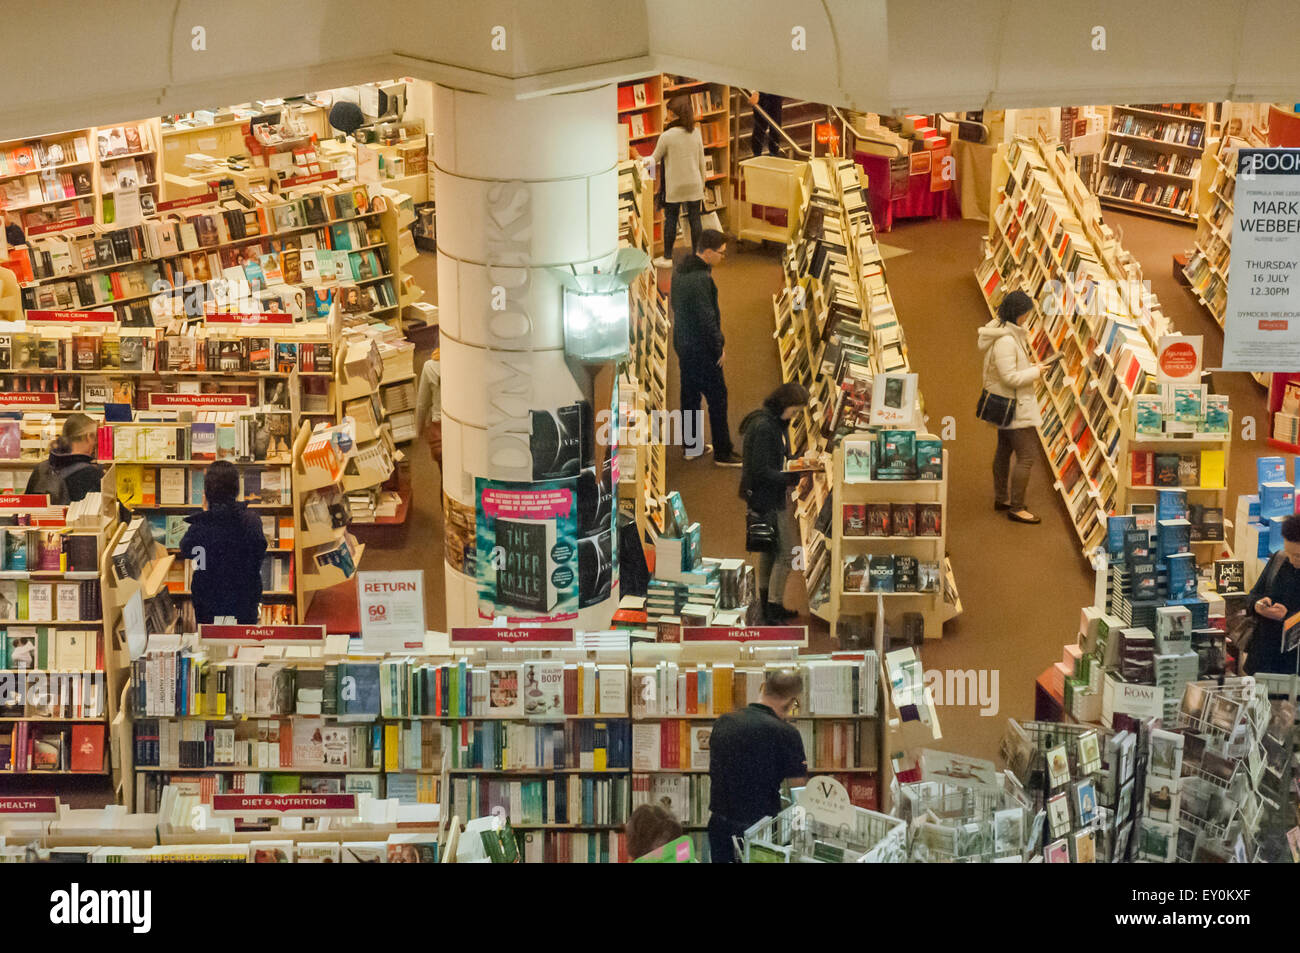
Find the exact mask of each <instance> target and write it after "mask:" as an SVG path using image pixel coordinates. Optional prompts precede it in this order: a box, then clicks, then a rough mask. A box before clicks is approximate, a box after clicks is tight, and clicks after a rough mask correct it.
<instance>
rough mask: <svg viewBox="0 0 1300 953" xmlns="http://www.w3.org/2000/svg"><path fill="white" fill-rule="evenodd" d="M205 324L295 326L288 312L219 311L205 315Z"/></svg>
mask: <svg viewBox="0 0 1300 953" xmlns="http://www.w3.org/2000/svg"><path fill="white" fill-rule="evenodd" d="M203 323H204V324H293V315H292V314H290V313H289V312H288V311H230V312H224V311H218V312H214V313H213V314H208V315H204V317H203Z"/></svg>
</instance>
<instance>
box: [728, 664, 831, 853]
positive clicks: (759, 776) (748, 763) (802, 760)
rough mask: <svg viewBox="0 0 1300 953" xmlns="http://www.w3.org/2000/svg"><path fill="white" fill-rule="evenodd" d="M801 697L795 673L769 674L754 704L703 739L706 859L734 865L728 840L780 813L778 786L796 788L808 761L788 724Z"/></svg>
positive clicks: (799, 680) (800, 679) (796, 732)
mask: <svg viewBox="0 0 1300 953" xmlns="http://www.w3.org/2000/svg"><path fill="white" fill-rule="evenodd" d="M802 693H803V677H802V676H801V675H799V673H798V672H788V671H771V672H768V674H767V677H766V678H765V679H764V681H763V687H762V688H761V689H760V690H759V696H758V701H757V702H755V703H753V704H750V705H746V706H745V707H744V708H741V709H739V710H737V711H732V712H728V713H727V714H725V715H723V716H722V717H721V718H719V719H718V720H717V721H716V722H714V723H713V733H712V734H711V735H710V736H709V790H710V793H709V811H710V815H709V854H710V856H711V858H712V861H713V863H715V864H730V863H734V862H735V851H734V849H733V847H732V838H733V837H740V836H741V835H742V834H743V833H744V832H745V830H746V829H747V828H749V827H750V826H751V825H752V824H754V823H755V822H756V821H761V820H762V819H763V818H765V817H772V816H774V815H776V814H777V813H778V812H779V811H780V810H781V782H782V781H785V780H787V779H789V780H791V783H796V784H797V783H800V782H801V781H802V779H803V778H804V776H805V775H807V773H808V760H807V757H806V756H805V754H804V750H803V739H802V738H801V737H800V736H799V730H798V729H797V728H795V726H794V725H792V724H790V723H789V722H788V721H787V720H786V719H788V718H789V717H790V716H791V714H793V712H794V709H795V707H796V706H797V704H798V699H799V696H800V694H802Z"/></svg>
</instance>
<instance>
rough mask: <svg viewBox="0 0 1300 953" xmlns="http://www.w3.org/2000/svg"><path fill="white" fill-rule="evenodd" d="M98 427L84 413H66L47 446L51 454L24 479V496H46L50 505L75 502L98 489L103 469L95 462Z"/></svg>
mask: <svg viewBox="0 0 1300 953" xmlns="http://www.w3.org/2000/svg"><path fill="white" fill-rule="evenodd" d="M98 432H99V425H98V424H97V423H96V422H95V420H94V419H93V418H91V417H87V416H86V415H85V414H69V415H68V417H67V419H66V420H64V421H63V430H62V432H61V433H60V434H59V436H58V437H56V438H55V440H54V442H53V443H52V444H51V445H50V455H49V457H48V458H46V459H45V460H42V461H41V463H40V464H39V465H38V466H37V467H36V469H35V470H33V471H32V475H31V476H29V477H28V478H27V488H26V489H25V490H24V491H23V492H24V493H33V494H40V493H45V494H48V495H49V497H50V502H51V503H63V504H66V503H76V502H77V501H78V500H82V499H85V497H86V494H87V493H94V492H96V491H97V490H99V483H100V480H102V479H103V477H104V470H103V468H102V467H100V466H99V464H97V463H96V462H95V456H94V454H95V450H96V449H97V436H98Z"/></svg>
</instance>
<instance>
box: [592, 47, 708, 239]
mask: <svg viewBox="0 0 1300 953" xmlns="http://www.w3.org/2000/svg"><path fill="white" fill-rule="evenodd" d="M676 96H689V97H690V98H691V104H692V105H693V106H694V107H695V121H696V127H697V128H698V129H699V131H700V137H701V139H702V140H703V142H704V165H705V170H706V180H705V183H704V209H705V211H706V212H717V213H718V215H719V217H720V218H721V219H722V222H723V224H724V225H726V224H727V219H726V212H727V208H728V206H729V205H730V202H731V194H732V188H733V186H732V181H731V177H732V171H731V165H732V163H731V87H729V86H727V85H725V84H723V83H706V82H702V81H700V80H693V79H689V78H687V77H684V76H673V75H669V74H666V73H665V74H660V75H656V76H648V77H645V78H643V79H634V80H628V81H626V82H622V83H619V84H618V121H619V124H620V125H621V126H622V127H623V129H624V135H625V136H626V137H627V143H628V154H629V155H633V154H635V155H639V156H648V155H650V154H651V153H653V152H654V150H655V145H656V144H657V143H658V141H659V136H660V134H661V133H662V132H663V131H664V129H665V128H667V126H668V124H669V123H670V122H672V118H671V114H670V113H669V112H668V103H669V102H670V101H671V100H672V99H673V98H674V97H676ZM653 215H654V218H653V228H652V229H651V230H650V235H651V238H650V244H651V245H652V246H653V249H654V250H655V251H658V250H659V249H660V248H661V247H662V244H663V211H662V210H658V209H656V210H654V212H653ZM647 221H651V220H650V219H647ZM678 234H679V235H680V234H682V232H680V231H679V232H678ZM686 234H688V235H689V234H690V232H689V230H687V231H686Z"/></svg>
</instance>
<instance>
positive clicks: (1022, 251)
mask: <svg viewBox="0 0 1300 953" xmlns="http://www.w3.org/2000/svg"><path fill="white" fill-rule="evenodd" d="M1004 174H1005V179H1004V178H1003V176H1004ZM993 180H994V182H1003V183H1004V184H1003V185H1000V186H998V188H997V189H996V197H997V204H996V206H995V207H994V209H993V213H992V215H991V216H990V220H989V236H988V239H987V248H986V254H985V258H984V260H983V261H982V262H981V263H980V265H979V266H978V267H977V268H976V269H975V277H976V280H977V281H978V282H979V284H980V288H981V290H982V291H983V293H984V298H985V301H986V303H987V304H988V306H989V312H990V313H991V314H993V315H994V316H996V314H997V305H998V303H999V302H1001V300H1002V298H1003V296H1004V295H1005V294H1006V293H1007V292H1008V291H1010V290H1013V289H1019V290H1022V291H1024V292H1026V293H1027V294H1028V295H1029V296H1030V297H1031V298H1033V299H1034V301H1035V309H1034V311H1033V312H1032V314H1031V315H1030V316H1029V318H1028V319H1027V323H1026V328H1027V330H1028V332H1029V339H1030V344H1031V347H1032V348H1033V350H1034V352H1035V354H1036V355H1037V356H1038V357H1040V358H1042V359H1044V360H1045V359H1047V358H1050V357H1052V356H1055V355H1058V354H1059V355H1060V356H1061V360H1060V361H1058V362H1057V363H1056V365H1055V367H1053V368H1052V370H1051V371H1049V372H1048V374H1047V376H1046V377H1045V378H1042V379H1040V380H1039V381H1038V383H1037V385H1036V388H1037V392H1038V400H1039V410H1040V413H1041V415H1042V426H1041V427H1040V428H1039V430H1038V436H1039V439H1040V441H1041V443H1042V445H1043V449H1044V451H1045V452H1046V454H1047V459H1048V461H1049V463H1050V465H1051V467H1052V473H1053V476H1054V478H1055V485H1056V489H1057V490H1058V492H1060V493H1061V495H1062V497H1063V499H1064V500H1065V503H1066V506H1067V508H1068V509H1069V511H1070V517H1071V522H1072V523H1073V525H1074V528H1075V532H1076V533H1077V535H1078V537H1079V542H1080V543H1081V545H1082V547H1083V551H1084V553H1085V554H1088V553H1090V552H1092V551H1093V550H1094V549H1095V548H1096V547H1097V546H1098V545H1099V544H1100V543H1101V540H1102V538H1103V536H1104V535H1105V517H1106V515H1107V514H1108V513H1110V512H1114V511H1115V505H1116V500H1117V498H1118V495H1119V493H1120V478H1121V476H1122V475H1123V474H1121V472H1120V465H1121V463H1122V462H1123V459H1122V457H1120V456H1119V455H1118V444H1119V440H1120V437H1121V431H1122V429H1123V420H1124V413H1125V411H1126V408H1127V407H1128V405H1129V403H1130V402H1131V401H1132V400H1133V398H1134V396H1135V395H1138V394H1144V393H1146V392H1148V391H1149V390H1150V389H1151V388H1152V387H1153V386H1154V383H1155V374H1156V366H1155V347H1156V343H1157V342H1158V341H1159V339H1160V337H1161V336H1162V335H1164V334H1166V333H1168V330H1169V322H1168V320H1167V319H1166V318H1165V317H1164V315H1163V314H1162V313H1161V312H1160V304H1159V301H1157V300H1156V297H1155V295H1154V294H1152V293H1150V292H1149V291H1146V290H1145V289H1144V287H1143V283H1142V274H1141V268H1140V266H1139V265H1138V264H1137V262H1136V261H1134V260H1133V258H1132V257H1131V256H1130V255H1129V254H1128V253H1127V252H1126V251H1124V249H1123V248H1122V247H1121V246H1120V245H1119V243H1118V242H1117V241H1116V240H1115V238H1114V236H1113V234H1112V233H1111V231H1110V229H1109V227H1107V226H1106V225H1105V224H1104V223H1103V221H1102V219H1101V213H1100V209H1099V208H1098V205H1097V198H1096V197H1095V196H1094V195H1092V193H1091V192H1089V191H1088V189H1087V187H1086V186H1085V185H1084V184H1083V182H1082V180H1081V179H1080V178H1079V176H1078V174H1077V173H1076V172H1075V170H1074V167H1073V163H1072V162H1071V160H1070V157H1069V156H1068V155H1066V153H1065V151H1064V150H1063V149H1061V148H1054V149H1048V148H1047V147H1044V146H1040V145H1039V144H1038V143H1037V142H1035V141H1033V140H1030V139H1027V138H1024V137H1017V138H1016V139H1015V140H1014V141H1013V142H1012V143H1011V144H1010V145H1009V146H1007V147H999V150H998V154H997V156H995V158H994V166H993Z"/></svg>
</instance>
